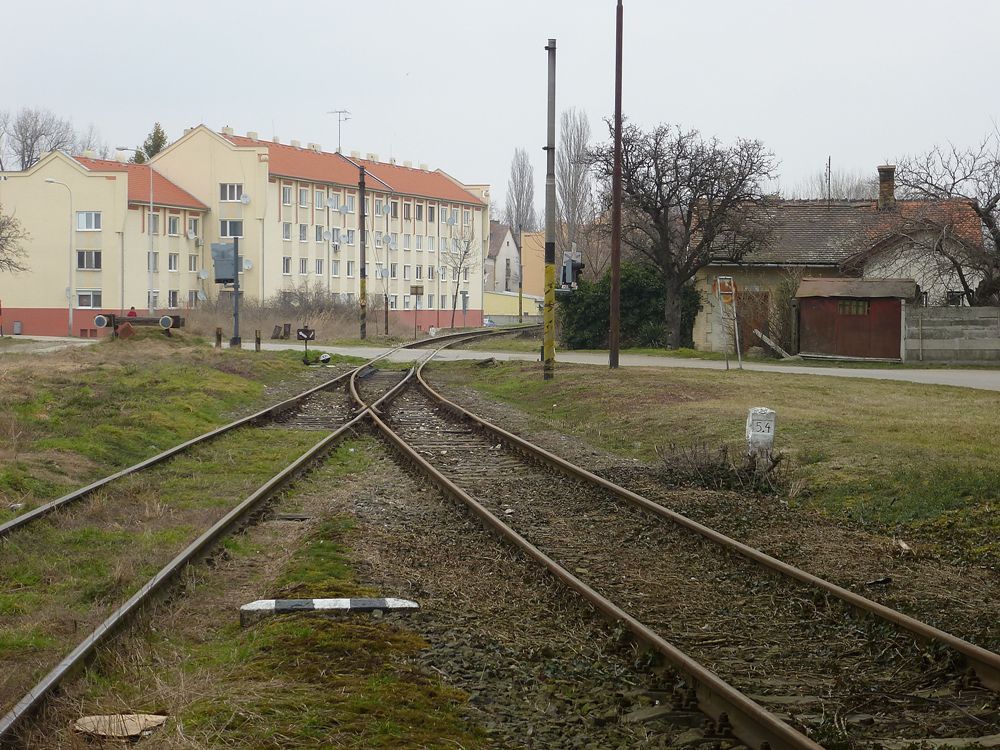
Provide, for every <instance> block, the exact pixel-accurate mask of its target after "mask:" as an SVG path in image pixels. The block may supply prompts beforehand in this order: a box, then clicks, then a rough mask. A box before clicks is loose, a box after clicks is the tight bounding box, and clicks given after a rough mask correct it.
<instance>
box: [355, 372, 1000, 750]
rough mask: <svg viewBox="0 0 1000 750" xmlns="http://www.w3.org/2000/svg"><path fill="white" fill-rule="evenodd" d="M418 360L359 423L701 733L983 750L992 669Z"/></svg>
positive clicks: (788, 743) (998, 717) (993, 657)
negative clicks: (592, 614) (611, 628)
mask: <svg viewBox="0 0 1000 750" xmlns="http://www.w3.org/2000/svg"><path fill="white" fill-rule="evenodd" d="M426 362H427V360H425V361H424V363H422V364H421V365H420V366H419V367H418V368H417V369H416V371H415V373H414V380H415V381H417V382H418V383H419V386H420V388H419V390H416V389H412V388H411V389H405V390H404V389H399V390H398V391H396V392H395V393H394V394H393V398H392V399H391V401H390V403H389V404H388V405H387V406H383V407H378V408H377V409H375V410H374V411H373V413H372V419H373V421H374V423H375V425H376V427H377V429H378V430H379V432H380V433H381V434H382V435H383V436H384V438H385V439H386V440H387V441H388V442H390V443H391V444H393V445H394V446H395V447H396V448H397V449H398V450H399V451H400V453H401V454H402V455H403V456H404V457H405V459H406V460H408V461H410V462H411V463H413V464H415V465H416V466H417V467H418V468H419V469H420V470H421V471H423V472H424V473H425V474H427V475H428V476H429V477H430V478H431V479H432V480H433V481H434V482H435V483H436V484H437V485H438V486H439V487H441V488H442V489H444V490H445V491H446V492H447V493H448V494H450V495H452V496H453V497H455V498H457V499H459V500H461V501H462V502H463V503H464V504H465V505H466V507H468V508H469V509H470V510H471V511H472V512H473V513H474V514H476V515H477V516H479V518H480V519H481V520H482V521H483V522H484V523H485V524H486V525H487V526H488V527H490V528H491V529H493V530H494V531H495V532H497V533H498V534H500V535H501V536H502V537H503V538H505V539H506V540H507V541H509V542H510V543H512V544H514V545H515V546H516V547H518V548H519V549H520V550H521V551H522V552H523V553H524V554H525V555H526V556H528V557H529V558H531V559H534V560H535V561H537V562H538V563H540V564H542V565H543V566H545V567H546V568H547V569H548V570H549V571H550V572H551V573H552V574H553V575H555V576H556V577H557V578H558V579H560V580H561V581H562V582H563V583H565V584H566V585H567V586H569V587H570V588H571V589H573V590H574V591H576V592H577V593H578V594H580V595H581V596H583V597H584V598H585V599H586V600H587V601H588V602H589V603H590V604H591V605H592V606H593V607H595V608H596V609H597V610H598V611H600V612H602V613H603V614H605V615H606V616H608V617H611V618H613V619H615V620H618V621H620V622H622V623H624V624H625V626H626V627H627V628H628V629H629V630H631V632H632V633H633V635H634V636H635V637H636V638H637V639H638V640H639V641H640V642H641V643H643V644H645V645H647V646H649V647H651V648H652V649H654V650H655V651H657V652H659V653H660V654H662V655H663V656H664V657H665V658H666V660H667V661H668V662H669V663H670V664H671V665H672V666H673V667H674V668H675V669H676V670H677V671H678V672H679V673H680V674H682V675H684V679H683V680H682V681H680V682H679V683H678V691H677V693H676V695H675V696H674V701H673V703H674V705H675V707H676V708H677V709H678V710H684V709H688V708H690V707H693V706H695V705H697V706H698V707H699V708H700V710H702V711H703V712H704V713H705V714H706V715H707V716H709V717H711V719H712V720H713V724H712V725H711V726H710V727H709V728H708V730H709V731H708V734H709V736H712V735H713V734H714V735H716V736H719V737H726V736H731V735H732V734H735V736H736V737H738V738H739V739H740V740H742V741H743V742H745V743H746V744H748V745H750V746H751V747H763V746H764V745H765V743H766V745H767V746H768V747H770V748H779V747H780V748H817V747H823V746H837V747H864V746H872V747H874V746H898V747H903V746H906V744H907V743H920V742H922V741H925V740H933V741H934V742H935V743H936V744H937V745H941V744H947V742H946V740H949V739H950V740H953V744H957V745H975V744H977V742H989V741H994V742H995V740H996V739H997V738H996V737H995V735H996V734H997V732H998V731H1000V703H998V700H997V693H996V692H995V691H997V690H998V689H1000V679H998V677H1000V655H997V654H995V653H993V652H990V651H987V650H985V649H982V648H980V647H978V646H975V645H974V644H971V643H968V642H967V641H964V640H962V639H960V638H957V637H955V636H952V635H950V634H948V633H945V632H943V631H941V630H939V629H937V628H934V627H931V626H929V625H926V624H924V623H922V622H919V621H917V620H914V619H913V618H910V617H908V616H906V615H905V614H903V613H900V612H896V611H895V610H891V609H890V608H888V607H884V606H882V605H879V604H877V603H875V602H872V601H870V600H867V599H865V598H864V597H861V596H858V595H857V594H854V593H853V592H850V591H847V590H844V589H842V588H840V587H838V586H836V585H834V584H832V583H829V582H827V581H824V580H822V579H819V578H816V577H815V576H811V575H810V574H808V573H806V572H805V571H801V570H799V569H797V568H793V567H792V566H789V565H786V564H784V563H782V562H781V561H779V560H776V559H774V558H771V557H768V556H767V555H764V554H763V553H760V552H759V551H757V550H754V549H751V548H749V547H745V546H744V545H741V544H740V543H739V542H738V541H736V540H733V539H730V538H728V537H725V536H724V535H722V534H719V533H717V532H714V531H713V530H711V529H708V528H706V527H704V526H701V525H700V524H697V523H696V522H693V521H691V520H690V519H687V518H685V517H683V516H679V515H677V514H675V513H673V512H671V511H669V510H668V509H665V508H662V507H661V506H658V505H656V504H655V503H652V502H650V501H648V500H646V499H645V498H642V497H640V496H638V495H635V494H634V493H631V492H629V491H628V490H626V489H624V488H621V487H618V486H617V485H613V484H612V483H610V482H608V481H607V480H604V479H601V478H600V477H596V476H594V475H593V474H590V473H589V472H587V471H586V470H583V469H580V468H579V467H575V466H573V465H572V464H569V463H568V462H565V461H563V460H562V459H559V458H558V457H556V456H554V455H552V454H551V453H548V452H546V451H544V450H542V449H540V448H537V447H536V446H533V445H531V444H530V443H528V442H527V441H524V440H523V439H521V438H519V437H517V436H515V435H512V434H511V433H509V432H506V431H503V430H501V429H500V428H497V427H494V426H493V425H490V424H489V423H488V422H486V421H485V420H482V419H480V418H478V417H476V416H475V415H472V414H471V413H469V412H467V411H465V410H463V409H461V408H460V407H458V406H457V405H455V404H453V403H451V402H448V401H447V400H446V399H444V398H443V397H442V396H440V395H439V394H437V393H436V392H435V391H434V390H433V389H432V388H431V387H430V386H429V384H428V383H427V382H426V380H425V379H424V378H423V376H422V369H423V366H424V365H425V364H426ZM366 398H367V394H365V396H361V395H359V396H358V399H359V403H364V402H365V400H366ZM651 515H652V518H651ZM654 519H655V520H656V521H657V522H654V523H651V520H654ZM663 522H666V523H663ZM858 611H860V612H862V613H865V614H866V615H868V616H866V617H861V618H858V617H857V616H856V614H857V612H858ZM981 738H989V739H987V740H981Z"/></svg>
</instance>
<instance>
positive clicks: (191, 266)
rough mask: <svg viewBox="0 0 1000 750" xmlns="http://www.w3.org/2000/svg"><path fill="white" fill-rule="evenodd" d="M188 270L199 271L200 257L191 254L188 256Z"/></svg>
mask: <svg viewBox="0 0 1000 750" xmlns="http://www.w3.org/2000/svg"><path fill="white" fill-rule="evenodd" d="M188 270H189V271H197V270H198V256H197V255H194V254H191V255H188Z"/></svg>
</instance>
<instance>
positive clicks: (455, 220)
mask: <svg viewBox="0 0 1000 750" xmlns="http://www.w3.org/2000/svg"><path fill="white" fill-rule="evenodd" d="M451 223H452V224H458V209H457V208H453V209H451Z"/></svg>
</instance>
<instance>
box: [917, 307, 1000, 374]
mask: <svg viewBox="0 0 1000 750" xmlns="http://www.w3.org/2000/svg"><path fill="white" fill-rule="evenodd" d="M905 325H906V338H905V343H906V355H905V359H906V361H908V362H998V361H1000V307H916V306H911V305H908V306H907V307H906V316H905Z"/></svg>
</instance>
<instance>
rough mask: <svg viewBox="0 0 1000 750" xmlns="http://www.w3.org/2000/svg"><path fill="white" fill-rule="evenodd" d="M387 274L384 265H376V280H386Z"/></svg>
mask: <svg viewBox="0 0 1000 750" xmlns="http://www.w3.org/2000/svg"><path fill="white" fill-rule="evenodd" d="M385 274H386V272H385V271H384V270H383V269H382V264H381V263H376V264H375V278H376V279H384V278H386V275H385Z"/></svg>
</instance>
